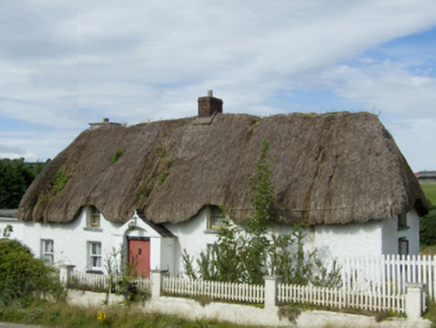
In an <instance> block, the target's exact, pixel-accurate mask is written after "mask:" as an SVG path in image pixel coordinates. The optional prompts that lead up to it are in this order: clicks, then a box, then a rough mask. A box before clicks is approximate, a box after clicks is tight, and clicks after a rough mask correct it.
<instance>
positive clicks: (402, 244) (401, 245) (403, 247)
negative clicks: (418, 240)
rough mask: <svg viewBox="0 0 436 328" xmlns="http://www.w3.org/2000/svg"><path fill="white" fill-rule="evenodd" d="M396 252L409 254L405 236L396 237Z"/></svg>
mask: <svg viewBox="0 0 436 328" xmlns="http://www.w3.org/2000/svg"><path fill="white" fill-rule="evenodd" d="M398 254H399V255H409V241H408V240H407V238H406V237H401V238H399V239H398Z"/></svg>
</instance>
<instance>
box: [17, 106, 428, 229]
mask: <svg viewBox="0 0 436 328" xmlns="http://www.w3.org/2000/svg"><path fill="white" fill-rule="evenodd" d="M194 121H195V118H194V117H192V118H185V119H179V120H171V121H161V122H152V123H148V124H139V125H136V126H131V127H107V128H100V129H96V130H92V131H91V130H87V131H84V132H82V133H81V134H80V135H79V136H78V137H77V138H76V140H74V141H73V142H72V143H71V145H70V146H68V147H67V148H66V149H65V150H64V151H62V152H61V153H60V154H59V155H58V156H57V157H56V158H55V159H54V160H53V161H52V162H51V163H50V164H49V165H48V166H47V167H46V168H45V169H44V170H43V172H41V173H40V175H39V176H38V177H37V178H36V180H35V181H34V182H33V184H32V185H31V186H30V187H29V189H28V190H27V192H26V194H25V196H24V198H23V200H22V202H21V204H20V208H19V218H20V219H23V220H35V221H46V222H47V221H51V222H68V221H71V220H73V219H74V218H75V217H76V216H77V215H78V213H79V210H80V208H81V207H82V206H85V205H95V206H96V207H97V208H98V209H99V210H100V211H101V212H102V213H103V215H104V216H105V218H107V219H108V220H110V221H126V220H128V219H129V218H130V217H131V216H132V214H133V213H134V210H135V209H143V211H144V214H145V215H146V217H147V218H148V219H149V220H151V221H153V222H155V223H161V222H171V223H177V222H182V221H186V220H189V219H190V218H192V217H193V216H195V215H196V214H197V213H198V211H199V210H200V209H201V208H202V207H203V206H205V205H207V204H213V205H218V206H222V207H223V208H225V209H226V210H227V212H228V213H230V214H231V215H232V216H233V217H234V218H236V219H237V220H238V219H239V220H240V219H243V218H244V217H247V216H248V215H249V214H250V212H251V210H252V206H251V203H250V198H251V196H252V195H251V192H250V190H249V188H248V186H247V181H246V177H247V174H248V173H250V172H251V173H254V170H255V169H254V166H253V162H254V161H256V160H257V159H258V158H259V155H260V152H261V148H262V142H263V141H264V140H267V141H268V142H269V143H270V148H269V152H268V153H269V155H270V156H271V157H273V158H274V159H275V161H274V163H273V164H272V167H271V168H272V171H273V175H272V183H273V185H274V190H275V199H276V200H275V202H274V204H272V208H273V209H274V210H275V213H276V215H277V220H280V221H282V222H287V223H292V222H296V221H300V220H303V219H306V220H307V221H308V222H309V223H310V224H323V223H325V224H334V223H348V222H366V221H369V220H378V219H383V218H390V217H394V216H396V215H398V214H400V213H402V212H405V211H408V210H410V209H411V208H413V207H415V208H416V209H417V211H418V213H420V214H421V215H422V214H425V213H426V212H427V207H428V205H427V201H426V198H425V196H424V194H423V192H422V190H421V188H420V186H419V184H418V181H417V179H416V178H415V176H414V174H413V173H412V171H411V170H410V168H409V166H408V164H407V162H406V160H405V159H404V157H403V155H402V154H401V152H400V151H399V149H398V148H397V146H396V144H395V142H394V140H393V138H392V136H391V135H390V134H389V132H388V131H387V130H386V129H385V128H384V126H383V125H382V124H381V123H380V121H379V120H378V117H377V116H375V115H373V114H369V113H364V112H361V113H348V112H341V113H327V114H322V115H311V114H299V113H295V114H289V115H275V116H270V117H265V118H259V117H256V116H250V115H245V114H218V115H216V117H215V118H214V120H213V122H212V124H210V125H195V124H193V123H194ZM117 151H118V155H119V154H120V153H121V156H119V158H118V160H116V161H114V160H115V158H114V159H113V155H114V154H115V153H116V152H117ZM62 170H64V172H65V173H66V174H67V176H68V180H67V183H66V185H65V187H64V188H63V189H62V190H61V191H58V192H57V193H54V192H53V182H54V181H55V180H56V179H55V176H56V173H57V172H58V171H59V172H61V171H62ZM55 184H56V183H55Z"/></svg>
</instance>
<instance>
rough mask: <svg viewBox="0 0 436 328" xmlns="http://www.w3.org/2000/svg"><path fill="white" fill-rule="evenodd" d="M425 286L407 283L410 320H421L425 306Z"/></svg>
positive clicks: (408, 315)
mask: <svg viewBox="0 0 436 328" xmlns="http://www.w3.org/2000/svg"><path fill="white" fill-rule="evenodd" d="M424 296H425V284H421V283H416V282H408V283H406V315H407V319H408V320H417V319H420V318H421V316H422V313H423V310H424V306H425V303H424V302H425V298H424Z"/></svg>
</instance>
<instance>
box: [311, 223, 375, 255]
mask: <svg viewBox="0 0 436 328" xmlns="http://www.w3.org/2000/svg"><path fill="white" fill-rule="evenodd" d="M309 237H311V239H312V240H311V242H310V245H311V247H312V248H316V249H317V250H318V256H319V258H321V259H324V258H328V259H331V260H332V259H338V260H339V259H341V258H343V257H344V256H373V255H380V254H381V253H382V224H381V222H380V221H370V222H366V223H350V224H343V225H342V224H335V225H318V226H315V227H311V228H310V232H309Z"/></svg>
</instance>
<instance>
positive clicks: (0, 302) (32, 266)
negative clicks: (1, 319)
mask: <svg viewBox="0 0 436 328" xmlns="http://www.w3.org/2000/svg"><path fill="white" fill-rule="evenodd" d="M63 295H64V288H63V287H62V285H61V284H60V282H59V280H58V278H57V275H56V271H55V269H54V268H53V267H51V266H48V265H46V263H44V261H43V260H41V259H37V258H35V257H34V256H33V254H32V253H31V251H30V250H29V248H27V247H26V246H23V245H22V244H20V243H19V242H18V241H16V240H10V239H7V238H3V239H0V308H4V307H6V306H8V305H11V304H13V303H15V304H21V305H23V306H24V305H26V304H28V303H29V302H30V301H31V300H32V299H34V298H39V297H47V296H52V297H55V298H56V299H59V298H61V297H62V296H63Z"/></svg>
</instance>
